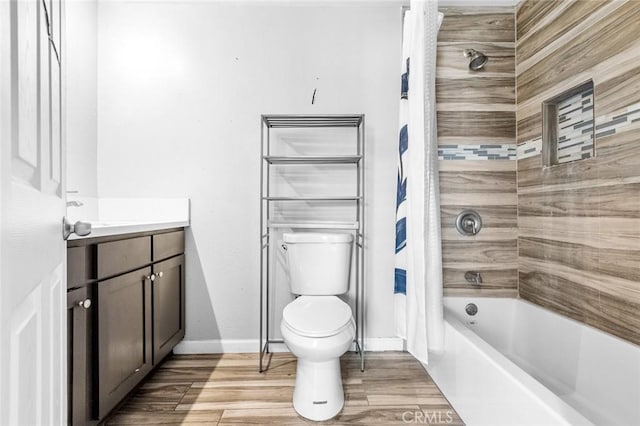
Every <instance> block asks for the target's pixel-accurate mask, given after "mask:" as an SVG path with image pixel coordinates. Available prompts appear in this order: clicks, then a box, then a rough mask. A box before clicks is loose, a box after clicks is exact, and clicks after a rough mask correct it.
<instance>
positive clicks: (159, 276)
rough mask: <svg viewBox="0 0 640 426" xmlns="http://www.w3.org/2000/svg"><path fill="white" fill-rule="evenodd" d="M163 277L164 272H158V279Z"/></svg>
mask: <svg viewBox="0 0 640 426" xmlns="http://www.w3.org/2000/svg"><path fill="white" fill-rule="evenodd" d="M163 275H164V273H162V272H158V273H157V274H156V277H158V278H162V276H163Z"/></svg>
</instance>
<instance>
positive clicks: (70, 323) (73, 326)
mask: <svg viewBox="0 0 640 426" xmlns="http://www.w3.org/2000/svg"><path fill="white" fill-rule="evenodd" d="M94 305H95V304H94V303H93V299H92V298H91V297H90V288H89V287H87V286H85V287H82V288H76V289H73V290H71V291H68V292H67V330H68V331H67V352H68V358H67V360H68V365H67V377H68V381H67V385H68V389H69V395H68V418H69V423H70V424H71V425H74V426H75V425H87V424H91V423H92V421H91V420H92V418H93V413H92V405H93V400H92V396H91V384H92V383H91V380H92V375H91V367H92V359H91V355H92V354H91V338H92V334H91V317H92V315H91V313H92V309H94Z"/></svg>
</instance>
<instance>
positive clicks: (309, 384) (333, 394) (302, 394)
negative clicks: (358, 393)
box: [293, 358, 344, 421]
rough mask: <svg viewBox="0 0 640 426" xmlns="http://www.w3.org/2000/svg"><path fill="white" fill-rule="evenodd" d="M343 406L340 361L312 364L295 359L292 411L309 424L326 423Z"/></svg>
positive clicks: (311, 362) (337, 359) (336, 359)
mask: <svg viewBox="0 0 640 426" xmlns="http://www.w3.org/2000/svg"><path fill="white" fill-rule="evenodd" d="M343 406H344V391H343V389H342V377H341V375H340V358H335V359H332V360H329V361H322V362H313V361H305V360H303V359H300V358H298V367H297V370H296V385H295V388H294V390H293V408H295V410H296V412H297V413H298V414H300V415H301V416H302V417H305V418H307V419H309V420H314V421H322V420H329V419H331V418H333V417H335V416H336V414H338V413H339V412H340V410H342V407H343Z"/></svg>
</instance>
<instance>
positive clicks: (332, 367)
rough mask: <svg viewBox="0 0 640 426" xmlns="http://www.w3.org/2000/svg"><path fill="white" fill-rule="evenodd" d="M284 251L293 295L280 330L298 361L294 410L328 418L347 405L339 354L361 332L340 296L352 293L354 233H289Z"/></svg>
mask: <svg viewBox="0 0 640 426" xmlns="http://www.w3.org/2000/svg"><path fill="white" fill-rule="evenodd" d="M283 240H284V244H283V245H282V248H283V250H284V251H285V252H286V257H287V265H288V267H289V271H288V272H289V282H290V285H291V292H292V293H293V294H295V295H298V296H299V297H298V298H297V299H295V300H294V301H293V302H291V303H289V304H288V305H287V306H285V308H284V310H283V312H282V322H281V324H280V330H281V332H282V338H283V340H284V343H285V344H286V345H287V347H288V348H289V350H290V351H291V352H292V353H293V354H294V355H295V356H296V357H297V358H298V367H297V370H296V384H295V388H294V390H293V408H295V410H296V411H297V412H298V414H300V415H301V416H302V417H306V418H307V419H310V420H316V421H321V420H328V419H330V418H332V417H334V416H335V415H336V414H338V413H339V412H340V410H341V409H342V407H343V405H344V391H343V390H342V377H341V375H340V356H341V355H342V354H344V353H345V352H346V351H347V350H348V349H349V347H350V346H351V343H352V342H353V338H354V337H355V334H356V323H355V321H354V320H353V315H352V313H351V307H349V305H348V304H346V303H345V302H343V301H342V300H340V298H338V297H337V295H338V294H344V293H346V292H347V291H348V290H349V276H350V271H351V253H352V251H353V235H352V234H348V233H320V232H318V233H309V232H301V233H296V232H294V233H285V234H283Z"/></svg>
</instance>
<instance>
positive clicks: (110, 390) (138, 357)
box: [97, 267, 152, 418]
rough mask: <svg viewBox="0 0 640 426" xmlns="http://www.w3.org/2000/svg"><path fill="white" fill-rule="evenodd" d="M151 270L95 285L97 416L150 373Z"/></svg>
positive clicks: (111, 407) (101, 415)
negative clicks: (96, 295)
mask: <svg viewBox="0 0 640 426" xmlns="http://www.w3.org/2000/svg"><path fill="white" fill-rule="evenodd" d="M150 275H151V268H150V267H147V268H142V269H138V270H136V271H133V272H130V273H128V274H125V275H121V276H118V277H115V278H111V279H109V280H105V281H101V282H98V285H97V286H98V366H99V367H98V416H99V418H104V416H105V415H107V414H108V413H109V411H110V410H111V409H113V407H114V406H115V405H116V404H117V403H118V402H120V401H121V400H122V399H123V398H124V397H125V396H126V395H127V394H128V393H129V391H131V390H132V389H133V388H134V387H135V386H136V385H137V384H138V383H139V382H140V380H142V378H143V377H144V376H145V375H146V373H148V372H149V371H150V370H151V366H152V358H151V356H152V355H151V280H150V279H149V277H150Z"/></svg>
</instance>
